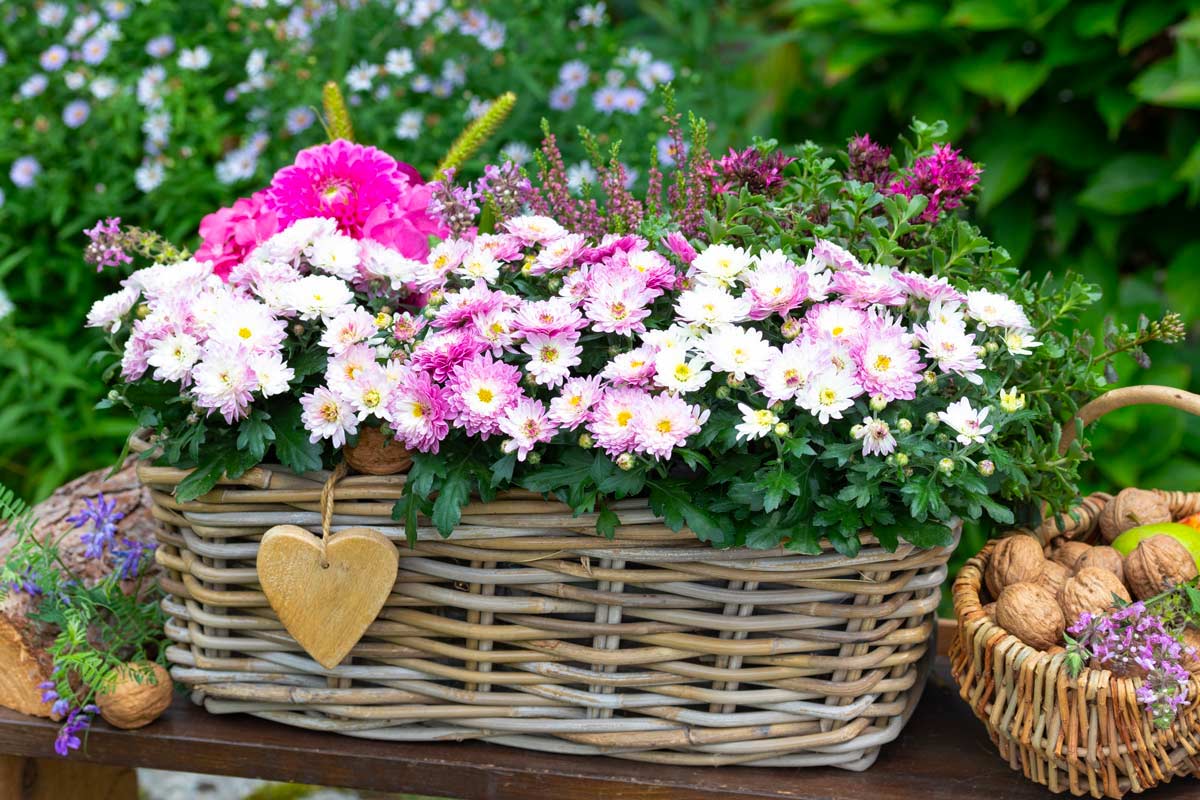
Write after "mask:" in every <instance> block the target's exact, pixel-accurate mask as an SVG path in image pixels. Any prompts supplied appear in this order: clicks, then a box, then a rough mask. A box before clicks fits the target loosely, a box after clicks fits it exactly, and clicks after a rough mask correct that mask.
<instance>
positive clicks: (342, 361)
mask: <svg viewBox="0 0 1200 800" xmlns="http://www.w3.org/2000/svg"><path fill="white" fill-rule="evenodd" d="M374 365H375V350H374V349H373V348H372V347H370V346H369V345H365V344H362V343H361V342H359V343H358V344H352V345H350V346H348V347H346V348H345V349H344V350H342V352H341V353H340V354H338V355H336V356H334V357H333V358H331V359H329V361H328V362H327V363H326V365H325V382H326V383H328V384H329V388H331V389H332V390H333V391H335V392H337V393H338V394H339V395H340V396H342V397H344V398H347V399H348V398H349V397H350V396H351V395H352V394H353V391H354V390H353V389H352V388H351V387H352V386H353V385H354V382H355V381H357V380H358V376H359V375H361V374H362V373H363V372H364V371H366V370H367V368H369V367H372V366H374Z"/></svg>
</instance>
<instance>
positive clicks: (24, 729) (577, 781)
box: [0, 657, 1200, 800]
mask: <svg viewBox="0 0 1200 800" xmlns="http://www.w3.org/2000/svg"><path fill="white" fill-rule="evenodd" d="M56 731H57V727H56V725H55V724H54V723H52V722H50V721H49V720H45V719H39V718H36V717H27V716H23V715H21V714H17V713H15V712H10V711H3V710H0V753H3V754H5V756H6V757H4V758H0V798H3V800H133V799H134V798H136V784H137V782H136V777H135V774H134V773H133V772H132V769H131V768H134V767H150V768H154V769H167V770H178V771H184V772H203V773H209V774H214V775H236V776H240V777H248V778H263V779H268V780H276V781H297V782H300V783H309V784H322V785H326V786H337V787H345V788H354V789H366V790H373V791H379V792H408V793H414V794H422V795H431V796H433V797H451V798H461V800H536V798H553V799H554V800H595V798H604V800H634V799H635V798H636V799H637V800H750V799H751V798H756V799H757V800H763V798H787V800H807V799H810V798H811V800H818V799H819V800H914V799H919V800H943V799H944V800H966V799H968V798H988V800H1027V799H1028V800H1045V799H1046V798H1048V797H1051V796H1052V795H1050V794H1049V793H1048V792H1047V791H1046V790H1045V789H1042V788H1040V787H1038V786H1036V785H1034V784H1032V783H1030V782H1028V781H1026V780H1025V778H1024V777H1022V776H1021V774H1020V773H1017V772H1013V771H1012V770H1010V769H1009V767H1008V764H1006V763H1004V762H1002V761H1001V760H1000V757H999V756H998V755H997V753H996V750H995V749H994V748H993V747H992V744H991V742H989V741H988V739H987V735H986V733H985V732H984V729H983V726H982V725H981V724H979V722H978V721H977V720H976V719H975V718H974V717H973V716H972V715H971V712H970V711H969V710H968V709H967V707H966V706H965V705H964V704H963V702H962V701H961V700H960V699H959V698H958V696H957V693H956V689H955V687H954V684H953V682H952V681H951V679H950V676H949V672H948V665H947V662H946V659H945V658H944V657H939V659H938V663H937V667H936V671H935V674H934V675H933V676H932V677H931V678H930V682H929V686H928V688H927V689H926V692H925V696H924V697H923V699H922V701H921V705H920V707H919V708H918V709H917V712H916V714H915V716H914V717H913V720H912V722H911V723H910V725H909V726H908V728H907V729H906V730H905V732H904V735H903V736H902V737H901V739H900V740H899V741H898V742H895V743H894V744H891V745H889V746H887V747H885V748H884V750H883V754H882V755H881V756H880V758H879V761H878V762H876V764H875V766H874V767H872V768H871V769H870V770H868V771H866V772H863V773H855V772H845V771H841V770H836V769H807V770H801V769H766V768H760V769H754V768H751V767H721V768H712V767H698V768H692V767H663V766H655V765H650V764H639V763H637V762H632V761H623V760H620V759H615V758H578V757H574V756H554V755H546V754H543V753H535V752H529V751H525V750H517V749H513V748H508V747H501V746H497V745H488V744H479V743H473V742H462V743H437V744H394V743H387V742H378V741H369V740H359V739H353V738H350V737H345V736H335V735H330V734H323V733H315V732H310V731H303V730H298V729H295V728H289V727H285V726H282V725H277V724H274V723H270V722H267V721H264V720H259V719H257V718H254V717H248V716H242V715H237V716H229V717H224V716H215V715H212V714H209V713H207V712H205V711H203V710H201V709H200V708H198V707H196V706H193V705H191V704H190V703H189V702H187V701H186V700H185V699H184V698H182V697H180V698H177V699H176V701H175V704H174V705H173V706H172V707H171V709H170V710H169V711H168V712H167V714H166V715H165V716H164V717H163V718H162V719H160V720H159V721H158V722H156V723H155V724H154V725H152V726H150V727H149V728H146V729H143V730H140V731H120V730H115V729H113V728H110V727H108V726H107V725H105V724H103V723H100V722H98V723H97V724H96V726H95V728H94V729H93V730H92V732H91V734H90V736H89V737H88V740H87V744H86V750H81V751H79V752H77V753H74V754H72V755H71V757H70V758H69V759H59V758H56V757H55V756H54V749H53V744H54V736H55V733H56ZM93 765H100V766H93ZM1198 790H1200V786H1198V785H1197V784H1196V783H1195V782H1194V781H1186V780H1181V781H1176V782H1175V783H1174V784H1172V785H1170V786H1167V787H1164V788H1162V789H1160V790H1156V791H1155V792H1154V794H1153V797H1154V800H1175V799H1176V798H1184V797H1191V798H1194V797H1196V796H1197V791H1198Z"/></svg>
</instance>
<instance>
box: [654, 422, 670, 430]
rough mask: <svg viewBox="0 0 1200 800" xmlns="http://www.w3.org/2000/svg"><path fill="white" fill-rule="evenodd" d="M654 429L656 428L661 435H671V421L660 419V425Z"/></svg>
mask: <svg viewBox="0 0 1200 800" xmlns="http://www.w3.org/2000/svg"><path fill="white" fill-rule="evenodd" d="M654 427H655V429H657V430H658V432H659V433H670V432H671V420H669V419H660V420H659V421H658V424H657V425H655V426H654Z"/></svg>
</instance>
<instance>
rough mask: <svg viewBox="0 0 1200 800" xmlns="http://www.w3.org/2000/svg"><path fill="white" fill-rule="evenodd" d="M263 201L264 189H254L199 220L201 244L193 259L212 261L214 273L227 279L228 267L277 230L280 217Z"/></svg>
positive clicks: (240, 259)
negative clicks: (255, 190) (227, 206)
mask: <svg viewBox="0 0 1200 800" xmlns="http://www.w3.org/2000/svg"><path fill="white" fill-rule="evenodd" d="M265 200H266V192H255V193H254V194H252V195H251V196H250V197H243V198H242V199H240V200H238V201H237V202H236V203H234V204H233V206H232V207H230V208H222V209H221V210H219V211H214V212H213V213H211V214H209V215H208V216H206V217H205V218H204V219H202V220H200V238H201V239H203V243H202V244H201V245H200V249H198V250H197V251H196V260H197V261H211V262H212V263H213V273H214V274H215V275H218V276H219V277H220V278H221V279H222V280H228V277H229V271H230V270H232V269H233V268H234V267H235V266H237V265H238V264H240V263H242V261H244V260H245V258H246V256H248V255H249V254H250V251H251V250H253V249H254V248H255V247H256V246H258V245H259V244H260V243H261V242H265V241H266V240H267V239H269V238H271V236H272V235H274V234H275V233H276V232H277V231H278V230H279V218H278V217H277V216H276V214H275V212H274V211H272V210H271V209H269V208H267V207H266V205H265V203H264V201H265Z"/></svg>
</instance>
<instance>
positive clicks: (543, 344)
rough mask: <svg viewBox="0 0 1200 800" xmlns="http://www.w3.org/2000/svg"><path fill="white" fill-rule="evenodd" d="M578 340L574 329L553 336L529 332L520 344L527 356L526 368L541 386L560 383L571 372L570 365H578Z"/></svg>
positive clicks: (579, 349) (580, 349)
mask: <svg viewBox="0 0 1200 800" xmlns="http://www.w3.org/2000/svg"><path fill="white" fill-rule="evenodd" d="M578 341H579V334H578V333H576V332H574V331H572V332H571V333H566V334H557V335H554V336H547V335H545V334H542V333H531V334H529V335H528V336H526V337H525V342H524V343H523V344H522V345H521V352H523V353H525V354H526V355H527V356H529V364H528V366H526V370H527V371H528V372H529V374H530V375H532V376H533V379H534V380H535V381H536V382H537V383H538V384H539V385H541V386H549V387H551V388H553V387H555V386H558V385H560V384H561V383H562V382H563V381H565V380H566V379H567V376H568V375H570V374H571V367H575V366H578V365H579V354H580V353H582V352H583V348H582V347H580V346H579V344H578Z"/></svg>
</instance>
